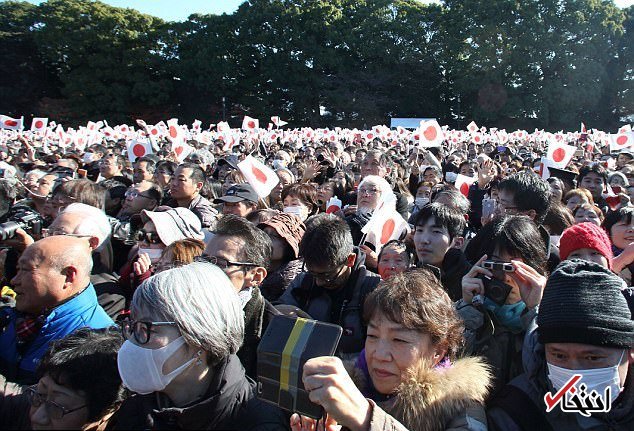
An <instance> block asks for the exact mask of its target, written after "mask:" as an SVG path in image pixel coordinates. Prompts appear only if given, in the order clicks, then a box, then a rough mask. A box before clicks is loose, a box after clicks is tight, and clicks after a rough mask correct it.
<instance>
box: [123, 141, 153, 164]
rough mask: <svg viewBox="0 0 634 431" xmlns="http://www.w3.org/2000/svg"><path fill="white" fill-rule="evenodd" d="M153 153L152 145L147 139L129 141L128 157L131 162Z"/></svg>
mask: <svg viewBox="0 0 634 431" xmlns="http://www.w3.org/2000/svg"><path fill="white" fill-rule="evenodd" d="M148 154H152V145H151V144H150V142H149V141H146V140H134V141H130V142H129V143H128V159H129V160H130V163H134V161H135V160H136V159H137V158H139V157H143V156H147V155H148Z"/></svg>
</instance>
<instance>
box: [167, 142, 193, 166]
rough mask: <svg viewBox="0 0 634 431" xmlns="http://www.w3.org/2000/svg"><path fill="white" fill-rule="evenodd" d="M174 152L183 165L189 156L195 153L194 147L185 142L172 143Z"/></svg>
mask: <svg viewBox="0 0 634 431" xmlns="http://www.w3.org/2000/svg"><path fill="white" fill-rule="evenodd" d="M172 151H174V153H176V158H177V159H178V162H179V163H183V161H184V160H185V159H186V158H187V156H189V155H190V154H191V153H192V152H193V151H194V147H192V146H191V145H189V144H186V143H185V142H184V141H181V142H178V143H177V142H173V141H172Z"/></svg>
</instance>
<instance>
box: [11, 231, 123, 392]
mask: <svg viewBox="0 0 634 431" xmlns="http://www.w3.org/2000/svg"><path fill="white" fill-rule="evenodd" d="M91 267H92V258H91V250H90V245H89V242H88V241H87V240H86V238H78V237H75V236H69V235H57V236H51V237H48V238H43V239H41V240H40V241H37V242H35V243H34V244H31V245H30V246H28V247H27V248H26V250H25V251H24V253H22V255H21V256H20V259H19V260H18V273H17V275H16V276H15V277H13V279H12V280H11V285H12V287H13V290H14V291H15V293H16V294H17V297H16V300H15V308H14V309H11V310H9V311H8V312H7V313H6V315H5V319H3V322H4V328H3V331H2V333H0V374H2V375H4V376H5V377H6V378H7V380H9V381H13V382H16V383H20V384H33V383H35V382H36V374H35V372H36V368H37V366H38V364H39V362H40V359H41V358H42V355H43V354H44V353H45V352H46V350H47V348H48V345H49V343H50V342H51V341H53V340H56V339H59V338H63V337H65V336H66V335H68V334H70V333H72V332H73V331H75V330H76V329H78V328H81V327H90V328H95V329H97V328H106V327H109V326H111V325H113V324H114V322H113V321H112V319H110V317H108V315H107V314H106V312H105V311H104V310H103V308H102V307H101V306H100V305H99V303H98V302H97V294H96V293H95V288H94V287H93V285H92V283H91V282H90V270H91Z"/></svg>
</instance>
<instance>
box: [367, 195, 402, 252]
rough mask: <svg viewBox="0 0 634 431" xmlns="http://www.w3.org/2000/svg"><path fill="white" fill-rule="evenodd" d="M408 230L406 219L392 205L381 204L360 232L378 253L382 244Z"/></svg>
mask: <svg viewBox="0 0 634 431" xmlns="http://www.w3.org/2000/svg"><path fill="white" fill-rule="evenodd" d="M408 231H409V225H408V224H407V221H406V220H405V219H403V217H402V216H401V215H400V214H399V213H398V212H397V211H396V210H395V209H394V207H393V206H392V205H385V204H384V205H382V206H381V207H380V208H378V209H376V210H375V211H374V213H373V214H372V218H370V220H369V221H368V222H367V223H366V225H365V226H363V229H361V232H363V233H364V234H365V235H366V237H365V240H366V242H369V243H372V244H373V245H374V248H375V250H376V253H377V254H378V253H380V252H381V249H382V248H383V246H384V245H385V244H386V243H388V242H389V241H391V240H393V239H398V238H400V237H401V236H402V235H403V233H406V232H408Z"/></svg>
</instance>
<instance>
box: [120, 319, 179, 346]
mask: <svg viewBox="0 0 634 431" xmlns="http://www.w3.org/2000/svg"><path fill="white" fill-rule="evenodd" d="M119 324H120V325H121V333H122V334H123V336H124V337H125V339H126V340H130V339H131V338H132V337H134V340H135V341H136V342H137V343H138V344H147V343H148V342H149V341H150V334H151V333H152V327H153V326H177V325H176V322H141V321H138V320H131V319H130V317H125V318H123V319H121V320H120V321H119Z"/></svg>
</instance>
